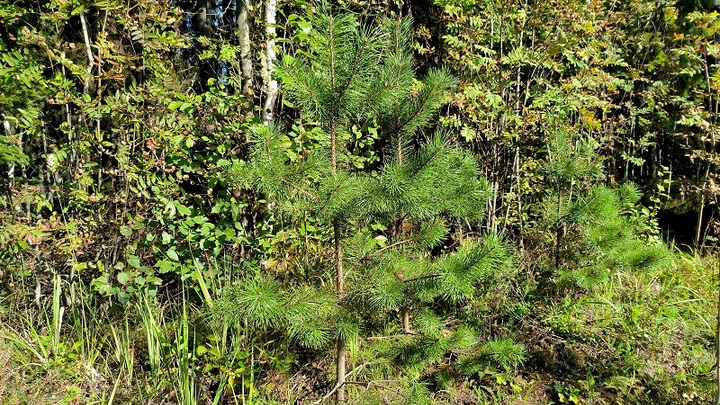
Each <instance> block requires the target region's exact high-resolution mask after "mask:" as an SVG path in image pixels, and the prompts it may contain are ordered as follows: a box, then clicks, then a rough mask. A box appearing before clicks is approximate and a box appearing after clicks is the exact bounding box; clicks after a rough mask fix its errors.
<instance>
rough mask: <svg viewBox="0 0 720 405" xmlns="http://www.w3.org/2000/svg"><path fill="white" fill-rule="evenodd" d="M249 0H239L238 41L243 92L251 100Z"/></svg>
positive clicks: (251, 73) (251, 72)
mask: <svg viewBox="0 0 720 405" xmlns="http://www.w3.org/2000/svg"><path fill="white" fill-rule="evenodd" d="M248 6H249V1H248V0H237V25H238V42H239V44H240V70H241V74H242V80H243V82H242V94H243V95H244V96H245V97H247V98H248V99H249V100H250V101H252V99H253V71H252V59H251V58H250V24H249V21H248Z"/></svg>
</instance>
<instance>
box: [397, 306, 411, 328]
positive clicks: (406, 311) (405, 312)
mask: <svg viewBox="0 0 720 405" xmlns="http://www.w3.org/2000/svg"><path fill="white" fill-rule="evenodd" d="M400 312H401V314H402V330H403V333H405V334H408V335H409V334H411V333H412V328H411V326H410V307H402V308H400Z"/></svg>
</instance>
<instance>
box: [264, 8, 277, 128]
mask: <svg viewBox="0 0 720 405" xmlns="http://www.w3.org/2000/svg"><path fill="white" fill-rule="evenodd" d="M276 14H277V0H267V3H266V4H265V35H266V39H265V58H264V63H263V80H264V81H265V87H266V91H267V93H266V94H265V103H264V105H263V112H262V117H263V122H264V123H265V124H266V125H267V124H268V123H270V121H272V119H273V109H274V108H275V99H276V98H277V92H278V85H277V81H275V80H274V79H273V77H272V74H273V71H274V70H275V59H276V56H275V16H276Z"/></svg>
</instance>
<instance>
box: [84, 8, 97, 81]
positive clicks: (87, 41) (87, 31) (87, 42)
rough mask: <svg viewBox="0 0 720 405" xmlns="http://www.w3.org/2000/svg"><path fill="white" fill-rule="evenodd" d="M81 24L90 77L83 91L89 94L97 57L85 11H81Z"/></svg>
mask: <svg viewBox="0 0 720 405" xmlns="http://www.w3.org/2000/svg"><path fill="white" fill-rule="evenodd" d="M80 25H82V32H83V40H84V41H85V51H87V57H88V67H87V73H88V78H86V79H85V86H84V88H83V93H85V94H87V93H88V90H89V88H90V77H89V76H90V74H91V73H92V70H93V65H94V62H95V58H94V57H93V53H92V46H91V42H90V29H89V28H88V23H87V19H86V18H85V13H83V12H81V13H80Z"/></svg>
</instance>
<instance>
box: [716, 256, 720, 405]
mask: <svg viewBox="0 0 720 405" xmlns="http://www.w3.org/2000/svg"><path fill="white" fill-rule="evenodd" d="M717 272H718V278H719V279H720V265H718V268H717ZM718 291H719V292H718V303H717V329H716V334H715V344H716V345H717V346H716V353H715V360H716V361H717V362H716V363H715V382H716V386H717V393H716V395H715V405H720V287H719V288H718Z"/></svg>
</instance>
